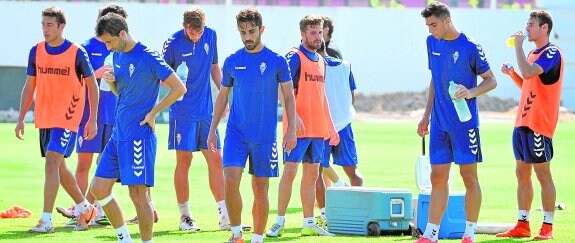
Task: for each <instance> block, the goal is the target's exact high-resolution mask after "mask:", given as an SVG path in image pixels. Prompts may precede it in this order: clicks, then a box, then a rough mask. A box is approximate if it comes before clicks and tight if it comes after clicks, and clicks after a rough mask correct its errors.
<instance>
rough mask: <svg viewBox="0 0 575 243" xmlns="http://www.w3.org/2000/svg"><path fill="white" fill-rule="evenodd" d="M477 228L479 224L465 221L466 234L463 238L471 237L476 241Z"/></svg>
mask: <svg viewBox="0 0 575 243" xmlns="http://www.w3.org/2000/svg"><path fill="white" fill-rule="evenodd" d="M476 228H477V222H470V221H465V233H463V237H471V239H472V240H473V241H475V229H476Z"/></svg>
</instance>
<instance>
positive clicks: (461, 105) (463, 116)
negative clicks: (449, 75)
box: [449, 81, 471, 122]
mask: <svg viewBox="0 0 575 243" xmlns="http://www.w3.org/2000/svg"><path fill="white" fill-rule="evenodd" d="M457 90H458V88H457V84H456V83H455V82H453V81H449V96H450V97H451V101H453V106H454V107H455V111H457V116H458V117H459V120H460V121H461V122H466V121H469V120H470V119H471V112H470V111H469V106H467V102H466V101H465V99H456V98H455V92H456V91H457Z"/></svg>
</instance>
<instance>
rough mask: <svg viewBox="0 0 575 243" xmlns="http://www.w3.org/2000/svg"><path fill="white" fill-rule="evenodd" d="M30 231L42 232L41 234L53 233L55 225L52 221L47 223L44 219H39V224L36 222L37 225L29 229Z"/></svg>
mask: <svg viewBox="0 0 575 243" xmlns="http://www.w3.org/2000/svg"><path fill="white" fill-rule="evenodd" d="M28 232H30V233H40V234H51V233H54V226H53V225H52V222H47V223H46V222H44V221H42V220H39V221H38V224H36V226H34V227H32V228H31V229H30V230H28Z"/></svg>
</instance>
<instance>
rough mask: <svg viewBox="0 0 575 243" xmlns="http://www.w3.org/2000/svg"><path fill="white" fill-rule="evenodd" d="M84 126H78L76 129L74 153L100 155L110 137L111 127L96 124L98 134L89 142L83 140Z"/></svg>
mask: <svg viewBox="0 0 575 243" xmlns="http://www.w3.org/2000/svg"><path fill="white" fill-rule="evenodd" d="M85 126H86V124H80V129H78V134H80V136H78V139H76V153H102V151H104V147H106V143H107V142H108V140H110V138H111V137H112V129H113V128H114V126H113V125H107V124H98V133H97V134H96V136H95V137H94V138H92V139H90V140H84V137H82V134H84V127H85Z"/></svg>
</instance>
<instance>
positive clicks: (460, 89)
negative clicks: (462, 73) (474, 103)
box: [455, 84, 473, 99]
mask: <svg viewBox="0 0 575 243" xmlns="http://www.w3.org/2000/svg"><path fill="white" fill-rule="evenodd" d="M455 98H456V99H461V98H465V99H471V98H473V96H471V92H469V90H468V89H467V88H466V87H465V86H463V85H461V84H458V85H457V91H455Z"/></svg>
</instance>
